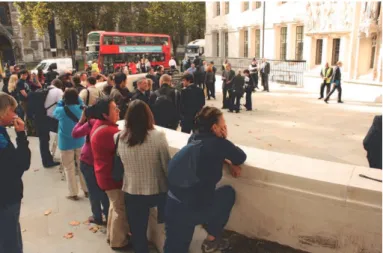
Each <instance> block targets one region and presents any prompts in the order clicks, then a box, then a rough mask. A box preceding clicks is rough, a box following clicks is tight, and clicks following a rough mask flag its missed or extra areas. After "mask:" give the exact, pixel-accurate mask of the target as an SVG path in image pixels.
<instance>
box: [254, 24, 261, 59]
mask: <svg viewBox="0 0 383 253" xmlns="http://www.w3.org/2000/svg"><path fill="white" fill-rule="evenodd" d="M255 58H257V59H259V58H261V30H260V29H256V30H255Z"/></svg>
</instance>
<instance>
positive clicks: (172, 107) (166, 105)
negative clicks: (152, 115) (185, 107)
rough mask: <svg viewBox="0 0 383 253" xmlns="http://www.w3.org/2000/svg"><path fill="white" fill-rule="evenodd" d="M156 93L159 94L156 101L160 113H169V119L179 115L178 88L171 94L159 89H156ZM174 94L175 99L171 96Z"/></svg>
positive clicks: (156, 108)
mask: <svg viewBox="0 0 383 253" xmlns="http://www.w3.org/2000/svg"><path fill="white" fill-rule="evenodd" d="M154 93H155V94H156V96H157V98H156V100H155V102H154V108H155V110H156V111H157V112H159V113H164V112H165V113H166V114H164V115H167V116H168V117H167V118H168V119H173V118H175V117H177V114H178V108H177V107H178V96H179V92H178V91H177V90H174V91H172V92H171V93H170V94H169V93H165V94H161V93H160V92H159V90H156V91H155V92H154ZM172 94H174V101H173V99H172V98H171V97H170V96H171V95H172Z"/></svg>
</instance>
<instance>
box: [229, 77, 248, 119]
mask: <svg viewBox="0 0 383 253" xmlns="http://www.w3.org/2000/svg"><path fill="white" fill-rule="evenodd" d="M244 85H245V79H244V77H243V76H242V75H241V71H240V70H239V71H238V73H237V75H236V76H235V77H234V79H233V87H232V88H231V90H230V93H229V94H230V95H229V98H230V108H229V112H233V111H235V112H236V113H239V110H240V106H241V97H242V96H243V93H244V89H243V87H244Z"/></svg>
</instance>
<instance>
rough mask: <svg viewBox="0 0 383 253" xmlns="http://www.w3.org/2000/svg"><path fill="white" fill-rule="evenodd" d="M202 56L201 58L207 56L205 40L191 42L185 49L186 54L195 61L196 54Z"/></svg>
mask: <svg viewBox="0 0 383 253" xmlns="http://www.w3.org/2000/svg"><path fill="white" fill-rule="evenodd" d="M197 55H198V56H200V58H201V59H203V58H204V56H205V40H204V39H198V40H194V41H192V42H190V43H189V44H188V45H187V46H186V49H185V56H186V57H187V58H188V59H190V60H191V61H193V60H194V59H195V57H196V56H197Z"/></svg>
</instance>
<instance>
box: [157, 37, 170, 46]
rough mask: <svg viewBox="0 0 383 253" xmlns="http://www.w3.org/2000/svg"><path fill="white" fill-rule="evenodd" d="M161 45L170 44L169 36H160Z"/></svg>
mask: <svg viewBox="0 0 383 253" xmlns="http://www.w3.org/2000/svg"><path fill="white" fill-rule="evenodd" d="M159 38H160V43H161V45H165V46H167V45H169V38H168V37H159Z"/></svg>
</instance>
